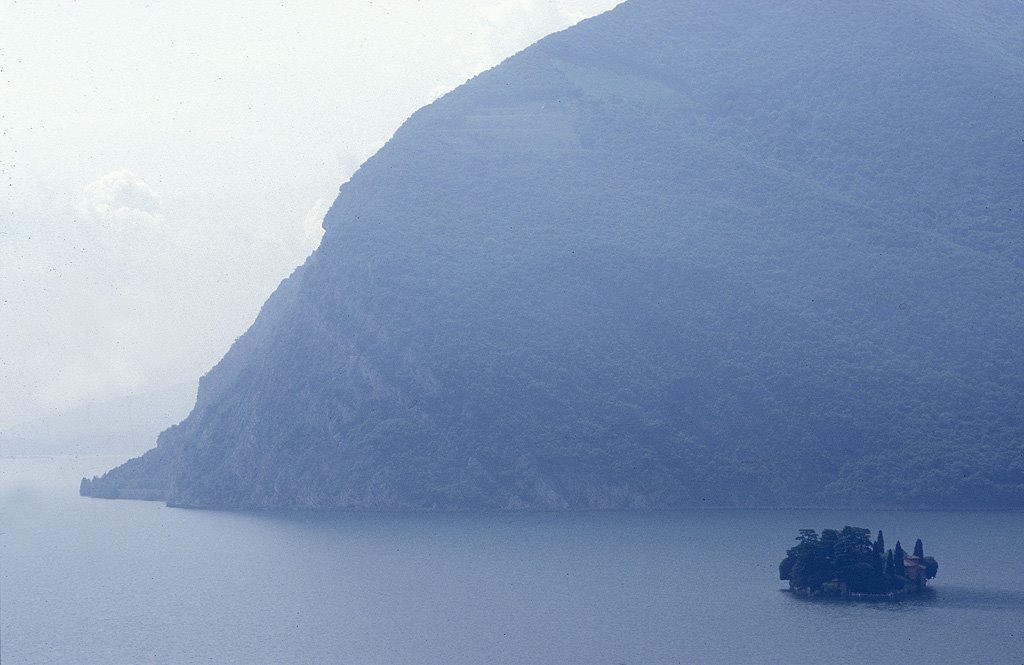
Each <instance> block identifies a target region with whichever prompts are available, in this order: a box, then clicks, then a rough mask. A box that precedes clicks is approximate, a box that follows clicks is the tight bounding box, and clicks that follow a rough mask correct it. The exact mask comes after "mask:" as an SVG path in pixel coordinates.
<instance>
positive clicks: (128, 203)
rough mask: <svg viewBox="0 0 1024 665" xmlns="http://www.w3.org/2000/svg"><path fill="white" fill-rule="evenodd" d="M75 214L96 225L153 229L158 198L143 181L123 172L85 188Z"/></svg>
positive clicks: (129, 172) (156, 217)
mask: <svg viewBox="0 0 1024 665" xmlns="http://www.w3.org/2000/svg"><path fill="white" fill-rule="evenodd" d="M77 210H78V213H79V214H80V215H81V216H82V217H83V218H84V219H87V220H89V221H92V222H95V223H98V224H104V225H108V226H115V227H117V226H125V227H138V226H143V227H156V226H157V225H158V223H159V211H160V195H159V194H157V192H156V191H155V190H154V189H153V188H152V187H150V186H149V184H147V183H146V181H145V180H143V179H142V178H139V177H138V176H136V175H135V174H134V173H132V172H131V171H129V170H127V169H124V170H121V171H114V172H112V173H108V174H107V175H105V176H103V177H102V178H100V179H98V180H94V181H93V182H91V183H89V184H88V185H86V186H85V187H84V188H83V189H82V196H81V198H80V199H79V201H78V206H77Z"/></svg>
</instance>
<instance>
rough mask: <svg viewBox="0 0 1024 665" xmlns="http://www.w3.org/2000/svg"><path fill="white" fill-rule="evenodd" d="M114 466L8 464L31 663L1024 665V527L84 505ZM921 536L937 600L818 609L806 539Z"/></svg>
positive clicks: (6, 541)
mask: <svg viewBox="0 0 1024 665" xmlns="http://www.w3.org/2000/svg"><path fill="white" fill-rule="evenodd" d="M118 461H119V459H118V458H114V459H111V458H97V457H91V458H84V457H83V458H36V459H0V465H2V466H0V471H2V485H0V501H2V510H3V514H2V526H0V531H2V535H0V547H2V550H0V555H2V580H0V582H2V588H0V592H2V595H0V603H2V604H0V629H2V633H0V658H2V661H3V663H4V665H18V664H21V663H218V664H225V665H226V664H231V663H240V664H241V663H244V664H250V663H352V664H354V665H364V664H372V663H382V664H387V665H401V664H405V663H408V664H419V663H423V664H432V663H439V664H440V663H445V664H449V665H452V664H455V665H457V664H460V663H474V664H475V663H509V664H515V663H538V664H539V663H567V664H569V663H595V664H600V663H607V664H609V665H616V664H618V663H629V664H634V663H644V664H647V663H650V664H659V663H782V662H787V663H825V662H827V663H844V662H849V663H858V662H864V663H868V662H871V663H875V664H877V663H878V662H880V659H881V660H882V661H883V662H908V663H926V662H928V663H1018V664H1019V663H1024V554H1022V551H1024V545H1022V543H1021V535H1022V533H1024V530H1022V526H1024V514H1022V513H983V512H888V511H884V512H879V511H808V510H792V511H747V510H735V511H733V510H727V511H682V512H658V513H617V512H609V513H583V514H558V513H540V514H413V515H408V514H333V515H319V514H282V513H238V512H234V513H225V512H208V511H190V510H181V509H173V508H166V507H164V506H163V505H161V504H158V503H148V502H135V501H104V500H99V499H84V498H80V497H79V496H77V489H78V484H77V483H78V479H79V478H80V477H81V476H83V475H92V474H94V473H98V472H100V471H102V470H104V469H106V468H109V467H110V466H112V465H113V464H114V463H116V462H118ZM846 524H853V525H859V526H866V527H870V528H871V529H872V530H877V529H878V528H883V529H884V530H885V532H886V540H887V542H891V543H893V544H894V543H895V541H896V539H897V538H899V539H901V540H902V541H903V543H904V545H905V546H906V545H907V544H909V545H911V546H912V545H913V542H914V539H915V538H918V537H920V538H922V539H923V540H924V542H925V548H926V550H927V551H928V552H927V553H928V554H931V555H933V556H935V557H936V558H937V559H938V560H939V563H940V568H939V577H938V579H937V580H935V583H934V585H933V592H932V593H931V594H930V595H929V596H928V597H926V598H922V599H918V600H913V601H906V602H900V603H843V602H831V603H829V602H825V603H822V602H810V601H807V600H802V599H800V598H796V597H793V596H791V595H789V594H787V593H783V592H781V591H780V589H781V588H782V587H783V585H784V583H782V582H779V581H778V579H777V577H778V574H777V568H776V566H777V564H778V561H779V559H780V558H781V557H782V555H783V554H784V551H785V549H786V548H787V547H789V546H790V544H791V542H792V540H793V537H794V536H795V534H796V530H797V529H798V528H801V527H810V528H818V529H820V528H822V527H842V526H844V525H846Z"/></svg>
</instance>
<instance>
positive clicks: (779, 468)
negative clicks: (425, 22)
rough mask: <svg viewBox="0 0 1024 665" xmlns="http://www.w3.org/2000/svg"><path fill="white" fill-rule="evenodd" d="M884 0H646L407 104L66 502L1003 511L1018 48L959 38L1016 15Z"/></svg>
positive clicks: (1009, 421) (1013, 500)
mask: <svg viewBox="0 0 1024 665" xmlns="http://www.w3.org/2000/svg"><path fill="white" fill-rule="evenodd" d="M873 9H874V10H877V11H872V8H868V7H863V6H858V7H856V8H844V9H843V11H842V12H839V13H836V14H833V13H831V12H829V11H827V10H826V9H824V8H822V7H819V6H816V5H814V4H813V3H803V4H799V3H798V4H797V5H794V6H792V7H787V8H776V7H766V6H764V5H763V4H760V3H738V4H736V5H732V4H730V5H726V6H721V7H719V6H716V7H713V8H709V7H706V6H704V5H700V4H694V3H673V2H667V1H663V0H632V1H631V2H627V3H624V4H623V5H620V6H619V7H617V8H616V9H615V10H612V11H611V12H609V13H607V14H604V15H602V16H600V17H597V18H595V19H591V20H589V21H585V22H583V23H581V24H580V25H578V26H576V27H575V28H572V29H570V30H568V31H565V32H563V33H558V34H556V35H553V36H551V37H548V38H546V39H544V40H542V41H541V42H539V43H538V44H536V45H534V46H533V47H531V48H529V49H527V50H526V51H523V52H521V53H520V54H517V55H516V56H513V57H512V58H510V59H509V60H507V61H505V62H504V63H502V64H501V65H499V66H498V67H497V68H495V69H493V70H490V71H489V72H485V73H483V74H481V75H479V76H477V77H475V78H474V79H472V80H471V81H469V82H468V83H467V84H465V85H464V86H462V87H460V88H458V89H457V90H455V91H453V92H451V93H449V94H448V95H446V96H445V97H443V98H442V99H440V100H438V101H437V102H435V103H434V104H431V105H429V106H428V107H425V108H424V109H421V110H420V111H418V112H417V113H415V114H414V115H413V116H412V117H410V118H409V120H408V121H407V122H406V123H405V124H404V125H403V126H402V127H401V128H400V129H399V130H398V131H397V132H396V133H395V135H394V137H393V138H392V139H391V140H390V141H389V142H388V143H387V144H386V145H385V146H384V147H383V148H382V149H381V150H380V151H379V152H378V153H377V154H376V155H374V156H373V157H371V158H370V160H368V161H367V162H366V163H365V164H364V165H363V166H362V167H361V168H360V169H359V171H358V172H357V173H356V174H355V175H354V176H353V178H352V179H351V180H350V181H349V182H348V183H346V184H345V185H343V186H342V188H341V191H340V194H339V197H338V199H337V200H336V201H335V203H334V205H333V206H332V207H331V209H330V211H329V212H328V214H327V216H326V217H325V222H324V227H325V229H326V233H325V236H324V239H323V242H322V244H321V246H320V248H319V249H318V250H317V251H316V252H314V254H313V255H312V256H311V257H310V258H309V260H308V261H307V262H306V264H305V265H304V266H302V267H300V268H299V269H297V270H296V271H295V273H293V275H292V276H291V277H289V278H288V279H287V280H285V281H284V282H283V283H282V285H281V286H280V287H279V289H278V290H277V291H276V292H275V293H274V295H273V296H271V298H270V300H268V302H267V304H266V305H265V306H264V308H263V310H262V311H261V313H260V316H259V317H258V318H257V321H256V323H255V324H254V325H253V327H252V328H251V329H250V330H249V331H247V332H246V333H245V334H244V335H243V336H242V337H241V338H240V339H239V340H238V341H237V342H236V344H235V345H234V346H233V347H232V348H231V350H229V352H228V354H227V355H226V356H225V358H224V360H222V361H221V363H219V364H218V366H217V367H216V368H214V370H211V372H210V373H209V374H208V375H207V376H206V377H204V378H203V380H202V381H201V382H200V391H199V393H200V394H199V398H198V400H197V404H196V407H195V409H194V410H193V413H192V414H191V415H190V417H189V418H188V419H186V420H185V421H184V422H183V423H182V424H181V425H179V426H176V427H175V428H171V429H170V430H168V431H167V432H165V433H164V434H162V435H161V437H160V439H159V441H158V447H157V449H155V451H153V452H151V453H149V454H147V455H148V459H147V457H144V458H143V459H142V460H140V461H136V462H133V463H131V464H130V467H129V468H127V469H125V470H122V471H118V470H114V471H112V472H111V473H110V474H108V475H107V476H104V478H102V479H95V480H93V481H92V485H90V487H89V489H88V491H87V492H86V493H92V494H94V495H109V496H114V495H118V493H119V492H120V491H121V490H122V489H164V490H166V491H167V493H168V497H169V502H170V503H171V504H173V505H185V506H206V507H321V508H339V507H340V508H382V509H402V508H457V509H462V508H492V509H493V508H500V509H522V508H542V509H547V508H562V509H564V508H619V507H636V508H640V507H648V508H649V507H680V506H694V505H708V504H712V505H795V504H797V503H803V504H807V503H811V504H817V505H850V504H855V505H866V506H883V505H884V506H906V505H913V506H925V505H927V506H938V507H941V506H949V505H974V506H1005V505H1013V506H1018V507H1019V506H1024V452H1022V450H1021V449H1022V445H1024V444H1022V442H1024V422H1022V415H1021V414H1022V413H1024V409H1022V408H1020V407H1021V406H1024V403H1022V397H1021V395H1022V394H1024V391H1022V390H1021V388H1022V387H1024V386H1022V378H1021V376H1020V368H1021V367H1022V366H1024V362H1022V360H1024V358H1022V352H1021V350H1020V349H1019V348H1018V346H1019V344H1018V341H1019V339H1020V338H1021V337H1022V336H1021V334H1020V333H1021V332H1022V328H1024V327H1022V325H1021V323H1022V320H1021V316H1022V315H1021V311H1024V302H1022V297H1021V292H1022V289H1020V285H1021V277H1022V274H1024V269H1022V267H1024V252H1022V251H1021V247H1022V245H1021V241H1022V238H1021V235H1022V227H1024V225H1022V224H1021V223H1020V221H1021V213H1020V210H1021V206H1022V201H1021V199H1022V193H1021V191H1020V190H1021V188H1020V187H1019V182H1020V181H1021V178H1020V176H1021V175H1022V168H1021V161H1020V160H1019V159H1018V158H1019V156H1020V152H1021V147H1020V145H1019V144H1020V140H1019V139H1020V138H1021V136H1024V131H1022V129H1024V127H1022V126H1024V122H1022V121H1021V120H1020V119H1019V118H1018V117H1017V116H1018V115H1019V114H1017V113H1016V111H1017V110H1019V108H1022V107H1024V104H1022V102H1024V100H1022V99H1021V93H1020V92H1019V91H1020V90H1021V86H1019V85H1008V84H1012V83H1020V82H1021V80H1022V78H1024V77H1022V71H1024V69H1022V65H1021V58H1020V57H1017V58H1016V59H1013V58H1010V59H1009V60H1008V61H1007V57H1008V55H1012V54H1013V53H1014V51H1013V49H1012V46H1009V45H1005V44H1003V42H1000V41H998V39H993V40H992V41H994V42H995V43H994V46H992V47H990V48H988V49H980V48H979V49H977V50H976V51H971V52H969V53H967V52H963V51H959V52H955V53H954V52H952V51H950V50H949V49H948V48H945V47H944V45H946V46H948V43H949V42H956V41H957V38H958V39H959V42H965V41H970V39H975V40H977V39H980V38H979V37H977V35H976V34H975V33H969V34H967V35H966V36H964V31H963V29H961V28H956V27H950V25H954V26H961V25H963V24H965V23H969V21H968V20H967V19H964V18H963V15H964V13H965V12H967V13H968V14H969V18H970V19H971V20H975V21H977V22H979V23H984V22H986V21H988V22H990V23H991V21H990V17H988V16H987V14H986V12H989V11H991V12H993V13H994V14H1000V15H1002V16H1003V17H1004V18H1005V19H1007V20H1009V21H1011V22H1012V21H1017V22H1018V24H1020V23H1021V16H1020V11H1019V10H1018V9H1015V8H1014V7H1013V6H1012V5H1005V4H1000V3H991V4H989V5H985V6H984V7H983V8H979V9H974V10H965V9H963V8H960V7H956V6H955V5H954V4H953V3H930V4H927V5H925V4H916V5H906V6H901V7H899V8H890V7H875V8H873ZM972 11H973V13H971V12H972ZM955 14H959V17H957V16H954V15H955ZM929 20H930V21H931V22H932V23H933V24H934V25H933V26H932V27H931V28H930V29H927V26H928V25H929V23H928V21H929ZM1003 22H1004V23H1005V22H1006V21H1005V20H1004V21H1003ZM922 26H926V27H922ZM934 26H939V27H934ZM826 28H827V29H826ZM1011 33H1012V31H1008V32H1007V33H1006V34H1011ZM958 36H959V37H958ZM1003 39H1004V41H1005V40H1006V39H1007V38H1006V37H1005V35H1004V36H1003ZM986 43H988V42H986ZM990 51H991V52H994V53H998V54H999V55H998V56H996V57H988V56H987V55H986V54H987V53H989V52H990ZM883 54H884V56H885V57H882V55H883ZM979 74H980V75H981V76H979ZM982 98H984V99H985V103H984V104H982V103H981V102H980V101H979V100H980V99H982ZM1015 140H1016V144H1015V143H1014V141H1015ZM981 257H983V259H981ZM980 259H981V260H980ZM1015 340H1017V341H1015Z"/></svg>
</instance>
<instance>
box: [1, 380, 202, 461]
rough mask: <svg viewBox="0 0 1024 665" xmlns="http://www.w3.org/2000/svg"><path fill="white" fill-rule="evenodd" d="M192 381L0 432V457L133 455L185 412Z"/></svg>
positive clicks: (190, 401) (193, 394)
mask: <svg viewBox="0 0 1024 665" xmlns="http://www.w3.org/2000/svg"><path fill="white" fill-rule="evenodd" d="M195 399H196V386H195V383H191V384H178V385H173V386H168V387H165V388H161V389H158V390H150V391H146V392H141V393H135V394H132V395H128V396H125V397H121V398H118V399H113V400H108V401H101V402H90V403H87V404H84V405H82V406H79V407H76V408H74V409H70V410H68V411H64V412H59V413H56V414H54V415H51V416H46V417H43V418H34V419H32V420H29V421H26V422H22V423H18V424H16V425H14V426H11V427H8V428H6V429H4V430H2V431H0V455H3V456H21V455H68V454H74V455H82V454H92V455H96V454H107V455H111V454H126V453H127V454H132V453H134V454H139V453H141V452H143V451H145V449H146V448H147V447H148V446H149V445H151V444H149V442H151V441H152V440H153V439H155V438H156V436H157V435H158V434H159V433H160V432H161V431H162V430H164V429H166V428H167V426H168V425H169V424H171V423H175V422H178V421H179V420H181V419H182V418H184V417H185V416H187V415H188V412H189V410H190V409H191V408H192V404H193V403H194V402H195Z"/></svg>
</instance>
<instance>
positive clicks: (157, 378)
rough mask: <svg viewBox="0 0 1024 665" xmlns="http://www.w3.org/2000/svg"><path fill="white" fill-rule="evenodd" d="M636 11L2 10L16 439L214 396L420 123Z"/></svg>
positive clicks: (119, 5) (53, 5) (1, 226)
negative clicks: (330, 227)
mask: <svg viewBox="0 0 1024 665" xmlns="http://www.w3.org/2000/svg"><path fill="white" fill-rule="evenodd" d="M616 4H618V2H617V0H489V1H485V0H430V1H422V2H421V1H417V0H391V1H389V2H373V1H370V0H359V1H356V0H336V1H335V2H319V3H318V2H311V1H309V2H306V1H295V2H283V3H282V2H252V1H250V0H246V1H245V2H213V1H210V0H203V1H201V2H191V1H185V2H183V1H180V0H179V1H176V2H144V1H140V0H125V1H116V0H109V1H108V0H102V1H95V2H57V1H55V0H48V1H47V2H28V1H26V2H17V1H14V0H0V132H2V133H0V187H2V190H3V193H2V194H0V429H2V428H4V427H6V426H10V425H13V424H16V423H18V422H20V421H24V420H28V419H31V418H35V417H38V416H41V415H47V414H52V413H59V412H61V411H64V410H67V409H69V408H71V407H74V406H76V405H79V404H83V403H88V402H95V401H103V400H106V399H111V398H115V397H119V396H123V395H126V394H131V393H135V392H141V391H147V390H151V389H156V388H161V387H164V386H168V385H173V384H178V383H183V382H194V381H195V380H196V379H197V378H198V377H199V376H200V375H201V374H203V373H204V372H206V371H207V370H209V369H210V367H212V366H213V365H214V364H215V363H216V362H217V361H218V360H219V359H220V357H221V356H222V355H223V354H224V352H225V351H226V350H227V348H228V346H229V345H230V343H231V342H232V340H234V339H235V338H236V337H238V336H239V335H240V334H241V333H242V332H243V331H244V330H245V329H246V328H247V327H248V326H249V324H250V323H251V322H252V320H253V318H254V317H255V316H256V313H257V312H258V311H259V307H260V305H261V304H262V303H263V301H264V300H265V299H266V297H267V296H268V295H269V294H270V292H271V291H272V290H273V289H274V287H275V286H276V285H277V284H278V282H279V281H280V280H281V279H282V278H284V277H285V276H287V275H288V273H290V272H291V270H292V269H294V268H295V266H297V265H299V264H300V263H301V262H302V261H303V260H304V259H305V257H306V256H307V255H308V254H309V252H310V251H312V249H313V248H315V247H316V245H317V243H318V241H319V238H320V220H321V218H322V215H323V213H324V212H325V211H326V209H327V206H328V205H329V204H330V202H331V201H332V200H333V198H334V196H335V194H336V192H337V188H338V186H339V185H340V184H341V183H342V182H344V181H345V180H346V179H348V177H349V176H350V175H351V174H352V172H353V171H354V170H355V169H356V168H357V167H358V166H359V164H361V163H362V162H363V160H365V159H366V158H367V157H369V156H370V155H371V154H373V152H375V151H376V150H377V149H378V148H379V147H380V146H381V145H382V144H383V143H384V141H386V140H387V138H388V137H389V136H390V135H391V134H392V133H393V132H394V131H395V130H396V129H397V128H398V126H399V125H400V124H401V123H402V121H403V120H404V119H405V118H407V117H408V116H409V115H410V114H411V113H412V112H413V111H415V110H416V109H417V108H419V107H420V106H423V105H424V104H426V103H428V102H430V101H431V100H433V99H434V98H436V97H437V96H438V95H440V94H442V93H444V92H445V91H447V90H449V89H451V88H453V87H455V86H457V85H458V84H460V83H462V82H463V81H464V80H466V79H467V78H468V77H470V76H472V75H473V74H476V73H478V72H480V71H482V70H484V69H487V68H488V67H490V66H492V65H494V64H497V63H498V62H500V61H501V60H502V59H503V58H505V57H507V56H508V55H511V54H512V53H514V52H515V51H518V50H520V49H522V48H524V47H525V46H527V45H528V44H530V43H532V42H533V41H536V40H537V39H539V38H540V37H542V36H544V35H545V34H547V33H550V32H554V31H556V30H559V29H561V28H564V27H567V26H569V25H571V24H572V23H574V22H576V21H578V20H580V19H582V18H584V17H586V16H590V15H594V14H597V13H600V12H602V11H604V10H606V9H609V8H611V7H613V6H614V5H616Z"/></svg>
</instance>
